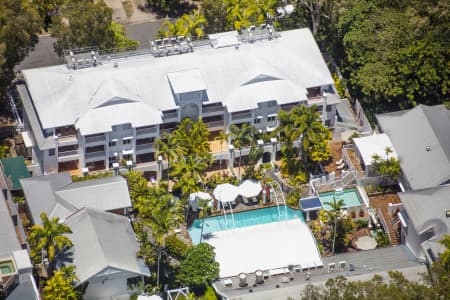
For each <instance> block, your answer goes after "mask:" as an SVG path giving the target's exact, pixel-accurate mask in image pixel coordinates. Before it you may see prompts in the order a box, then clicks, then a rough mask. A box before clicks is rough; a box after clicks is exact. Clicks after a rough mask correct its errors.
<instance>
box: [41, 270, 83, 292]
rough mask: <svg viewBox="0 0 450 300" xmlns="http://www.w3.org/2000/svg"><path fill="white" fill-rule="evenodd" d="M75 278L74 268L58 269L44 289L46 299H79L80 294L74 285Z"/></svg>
mask: <svg viewBox="0 0 450 300" xmlns="http://www.w3.org/2000/svg"><path fill="white" fill-rule="evenodd" d="M75 280H76V276H75V274H74V270H73V268H72V269H71V268H67V269H63V270H60V271H56V272H55V273H54V274H53V276H52V277H51V278H50V279H49V280H47V283H46V285H45V287H44V289H43V298H44V300H77V299H78V294H77V292H76V291H75V289H74V287H73V283H74V281H75Z"/></svg>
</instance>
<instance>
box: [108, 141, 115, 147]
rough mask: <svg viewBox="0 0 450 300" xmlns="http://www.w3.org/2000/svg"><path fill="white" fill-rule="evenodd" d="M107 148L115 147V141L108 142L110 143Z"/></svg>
mask: <svg viewBox="0 0 450 300" xmlns="http://www.w3.org/2000/svg"><path fill="white" fill-rule="evenodd" d="M109 146H110V147H115V146H117V140H113V141H110V142H109Z"/></svg>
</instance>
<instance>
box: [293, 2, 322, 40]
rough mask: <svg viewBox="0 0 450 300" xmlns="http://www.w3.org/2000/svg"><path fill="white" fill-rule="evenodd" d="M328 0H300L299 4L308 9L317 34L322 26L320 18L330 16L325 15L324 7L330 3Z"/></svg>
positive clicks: (313, 28) (314, 32)
mask: <svg viewBox="0 0 450 300" xmlns="http://www.w3.org/2000/svg"><path fill="white" fill-rule="evenodd" d="M328 2H329V1H328V0H298V4H299V5H300V6H301V7H304V8H306V9H307V10H308V12H309V15H310V17H311V27H312V33H313V34H314V35H317V33H318V31H319V26H320V20H321V18H322V17H328V16H327V15H324V7H325V6H326V4H327V3H328Z"/></svg>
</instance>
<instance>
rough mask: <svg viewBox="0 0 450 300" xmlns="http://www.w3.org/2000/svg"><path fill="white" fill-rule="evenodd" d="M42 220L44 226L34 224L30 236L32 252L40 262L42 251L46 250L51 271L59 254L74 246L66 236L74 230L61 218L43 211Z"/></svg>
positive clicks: (29, 241)
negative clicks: (61, 220)
mask: <svg viewBox="0 0 450 300" xmlns="http://www.w3.org/2000/svg"><path fill="white" fill-rule="evenodd" d="M41 220H42V226H41V225H39V224H36V225H33V227H31V231H30V234H29V236H28V243H29V244H30V249H31V250H30V254H31V257H32V259H33V261H35V262H39V261H40V259H41V257H42V256H41V255H42V252H43V251H45V252H46V253H47V258H48V261H49V263H50V265H49V270H50V273H51V272H52V271H53V266H54V262H55V259H56V258H57V256H58V254H60V253H62V252H63V251H64V250H65V249H67V248H70V247H72V246H73V244H72V241H71V240H70V239H69V238H68V237H67V236H66V234H68V233H72V230H71V229H70V228H69V226H67V225H66V224H63V223H60V222H59V218H52V219H49V218H48V216H47V214H46V213H45V212H43V213H41Z"/></svg>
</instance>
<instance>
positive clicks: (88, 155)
mask: <svg viewBox="0 0 450 300" xmlns="http://www.w3.org/2000/svg"><path fill="white" fill-rule="evenodd" d="M105 155H106V151H105V150H102V151H95V152H89V153H86V159H90V158H96V157H104V156H105Z"/></svg>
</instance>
